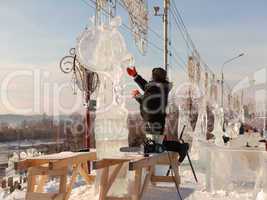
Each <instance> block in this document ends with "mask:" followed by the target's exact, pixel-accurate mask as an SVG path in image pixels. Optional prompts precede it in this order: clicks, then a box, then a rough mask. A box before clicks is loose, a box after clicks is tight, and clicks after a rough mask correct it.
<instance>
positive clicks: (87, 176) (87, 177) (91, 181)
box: [79, 167, 95, 184]
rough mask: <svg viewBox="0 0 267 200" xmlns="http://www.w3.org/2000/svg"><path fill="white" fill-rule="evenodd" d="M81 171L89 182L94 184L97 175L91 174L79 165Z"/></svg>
mask: <svg viewBox="0 0 267 200" xmlns="http://www.w3.org/2000/svg"><path fill="white" fill-rule="evenodd" d="M79 173H80V175H81V176H82V177H83V178H84V180H85V181H86V183H87V184H92V183H93V182H94V181H95V176H94V175H89V174H88V173H87V171H86V170H85V169H84V168H83V167H79Z"/></svg>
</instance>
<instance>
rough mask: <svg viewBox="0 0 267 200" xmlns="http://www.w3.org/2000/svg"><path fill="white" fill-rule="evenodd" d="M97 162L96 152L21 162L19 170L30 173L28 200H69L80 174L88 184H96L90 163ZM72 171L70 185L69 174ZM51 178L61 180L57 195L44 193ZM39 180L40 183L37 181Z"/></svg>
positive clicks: (59, 155)
mask: <svg viewBox="0 0 267 200" xmlns="http://www.w3.org/2000/svg"><path fill="white" fill-rule="evenodd" d="M93 160H96V152H95V151H93V152H78V153H73V152H62V153H58V154H51V155H45V156H39V157H34V158H30V159H26V160H23V161H20V162H19V163H18V164H17V167H16V168H17V170H20V171H21V170H27V171H28V176H27V179H28V186H27V193H26V200H37V199H38V200H67V199H68V198H69V196H70V193H71V191H72V187H73V184H74V183H75V181H76V178H77V175H78V174H80V175H81V176H82V177H83V178H84V179H85V181H86V182H87V183H88V184H91V183H93V182H94V179H95V177H94V176H92V175H89V173H88V165H87V163H88V161H93ZM69 171H71V177H70V181H69V183H68V182H67V175H68V172H69ZM49 177H58V178H59V180H60V184H59V191H58V192H57V193H44V186H45V183H46V181H47V180H48V178H49ZM37 178H38V180H39V181H37Z"/></svg>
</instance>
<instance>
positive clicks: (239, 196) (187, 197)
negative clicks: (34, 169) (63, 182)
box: [0, 151, 267, 200]
mask: <svg viewBox="0 0 267 200" xmlns="http://www.w3.org/2000/svg"><path fill="white" fill-rule="evenodd" d="M199 158H200V157H199V154H198V153H196V152H194V151H192V153H191V159H192V160H193V165H194V167H195V168H196V172H197V177H198V183H196V182H195V180H194V177H193V174H192V171H191V168H190V165H189V163H188V161H187V159H186V160H185V162H184V163H183V164H182V166H181V167H180V175H181V185H180V191H181V194H182V196H183V199H184V200H267V194H266V193H264V192H263V191H254V190H253V187H252V190H251V189H250V190H248V191H246V189H244V190H242V192H240V191H237V190H232V191H231V190H227V191H223V190H217V191H213V192H210V190H208V189H207V187H206V181H207V177H206V174H205V171H204V170H203V167H201V166H202V165H201V162H199V161H198V159H199ZM220 158H221V157H219V159H220ZM219 164H220V163H219ZM227 165H229V163H228V164H227ZM222 169H224V168H222ZM229 169H231V168H229ZM166 170H167V168H164V169H163V168H160V169H159V170H158V171H159V172H160V173H165V172H166ZM225 170H227V168H225ZM223 173H225V171H222V175H223ZM262 187H263V188H265V189H266V186H262ZM23 188H24V190H23V191H19V190H16V191H15V192H13V193H12V194H9V193H8V192H6V191H3V190H2V191H1V189H0V200H23V199H24V198H25V190H26V185H24V186H23ZM57 188H58V183H57V182H56V181H50V182H48V184H47V185H46V191H50V192H54V191H56V190H57ZM260 188H261V187H260ZM94 189H95V187H94V185H91V186H88V185H85V184H84V181H83V180H82V178H81V177H79V178H78V181H77V183H76V184H75V187H74V189H73V191H72V194H71V197H70V200H77V199H79V200H88V199H90V200H97V199H98V198H97V195H96V194H95V191H94ZM265 192H266V191H265ZM142 199H143V200H167V199H168V200H172V199H173V200H176V199H179V197H178V195H177V192H176V188H175V187H174V184H167V185H166V184H160V185H157V186H152V185H150V186H149V188H148V190H147V191H146V192H145V194H144V197H143V198H142Z"/></svg>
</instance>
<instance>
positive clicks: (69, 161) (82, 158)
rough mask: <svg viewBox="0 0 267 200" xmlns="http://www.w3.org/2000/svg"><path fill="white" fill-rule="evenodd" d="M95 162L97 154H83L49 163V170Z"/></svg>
mask: <svg viewBox="0 0 267 200" xmlns="http://www.w3.org/2000/svg"><path fill="white" fill-rule="evenodd" d="M93 160H96V152H82V154H81V153H79V154H77V155H76V156H72V157H69V158H65V159H60V160H52V161H49V169H59V168H62V167H66V166H69V165H76V164H80V163H85V162H87V161H93Z"/></svg>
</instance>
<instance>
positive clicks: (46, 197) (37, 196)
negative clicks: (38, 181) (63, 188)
mask: <svg viewBox="0 0 267 200" xmlns="http://www.w3.org/2000/svg"><path fill="white" fill-rule="evenodd" d="M63 199H64V194H58V193H36V192H29V193H27V194H26V200H63Z"/></svg>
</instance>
